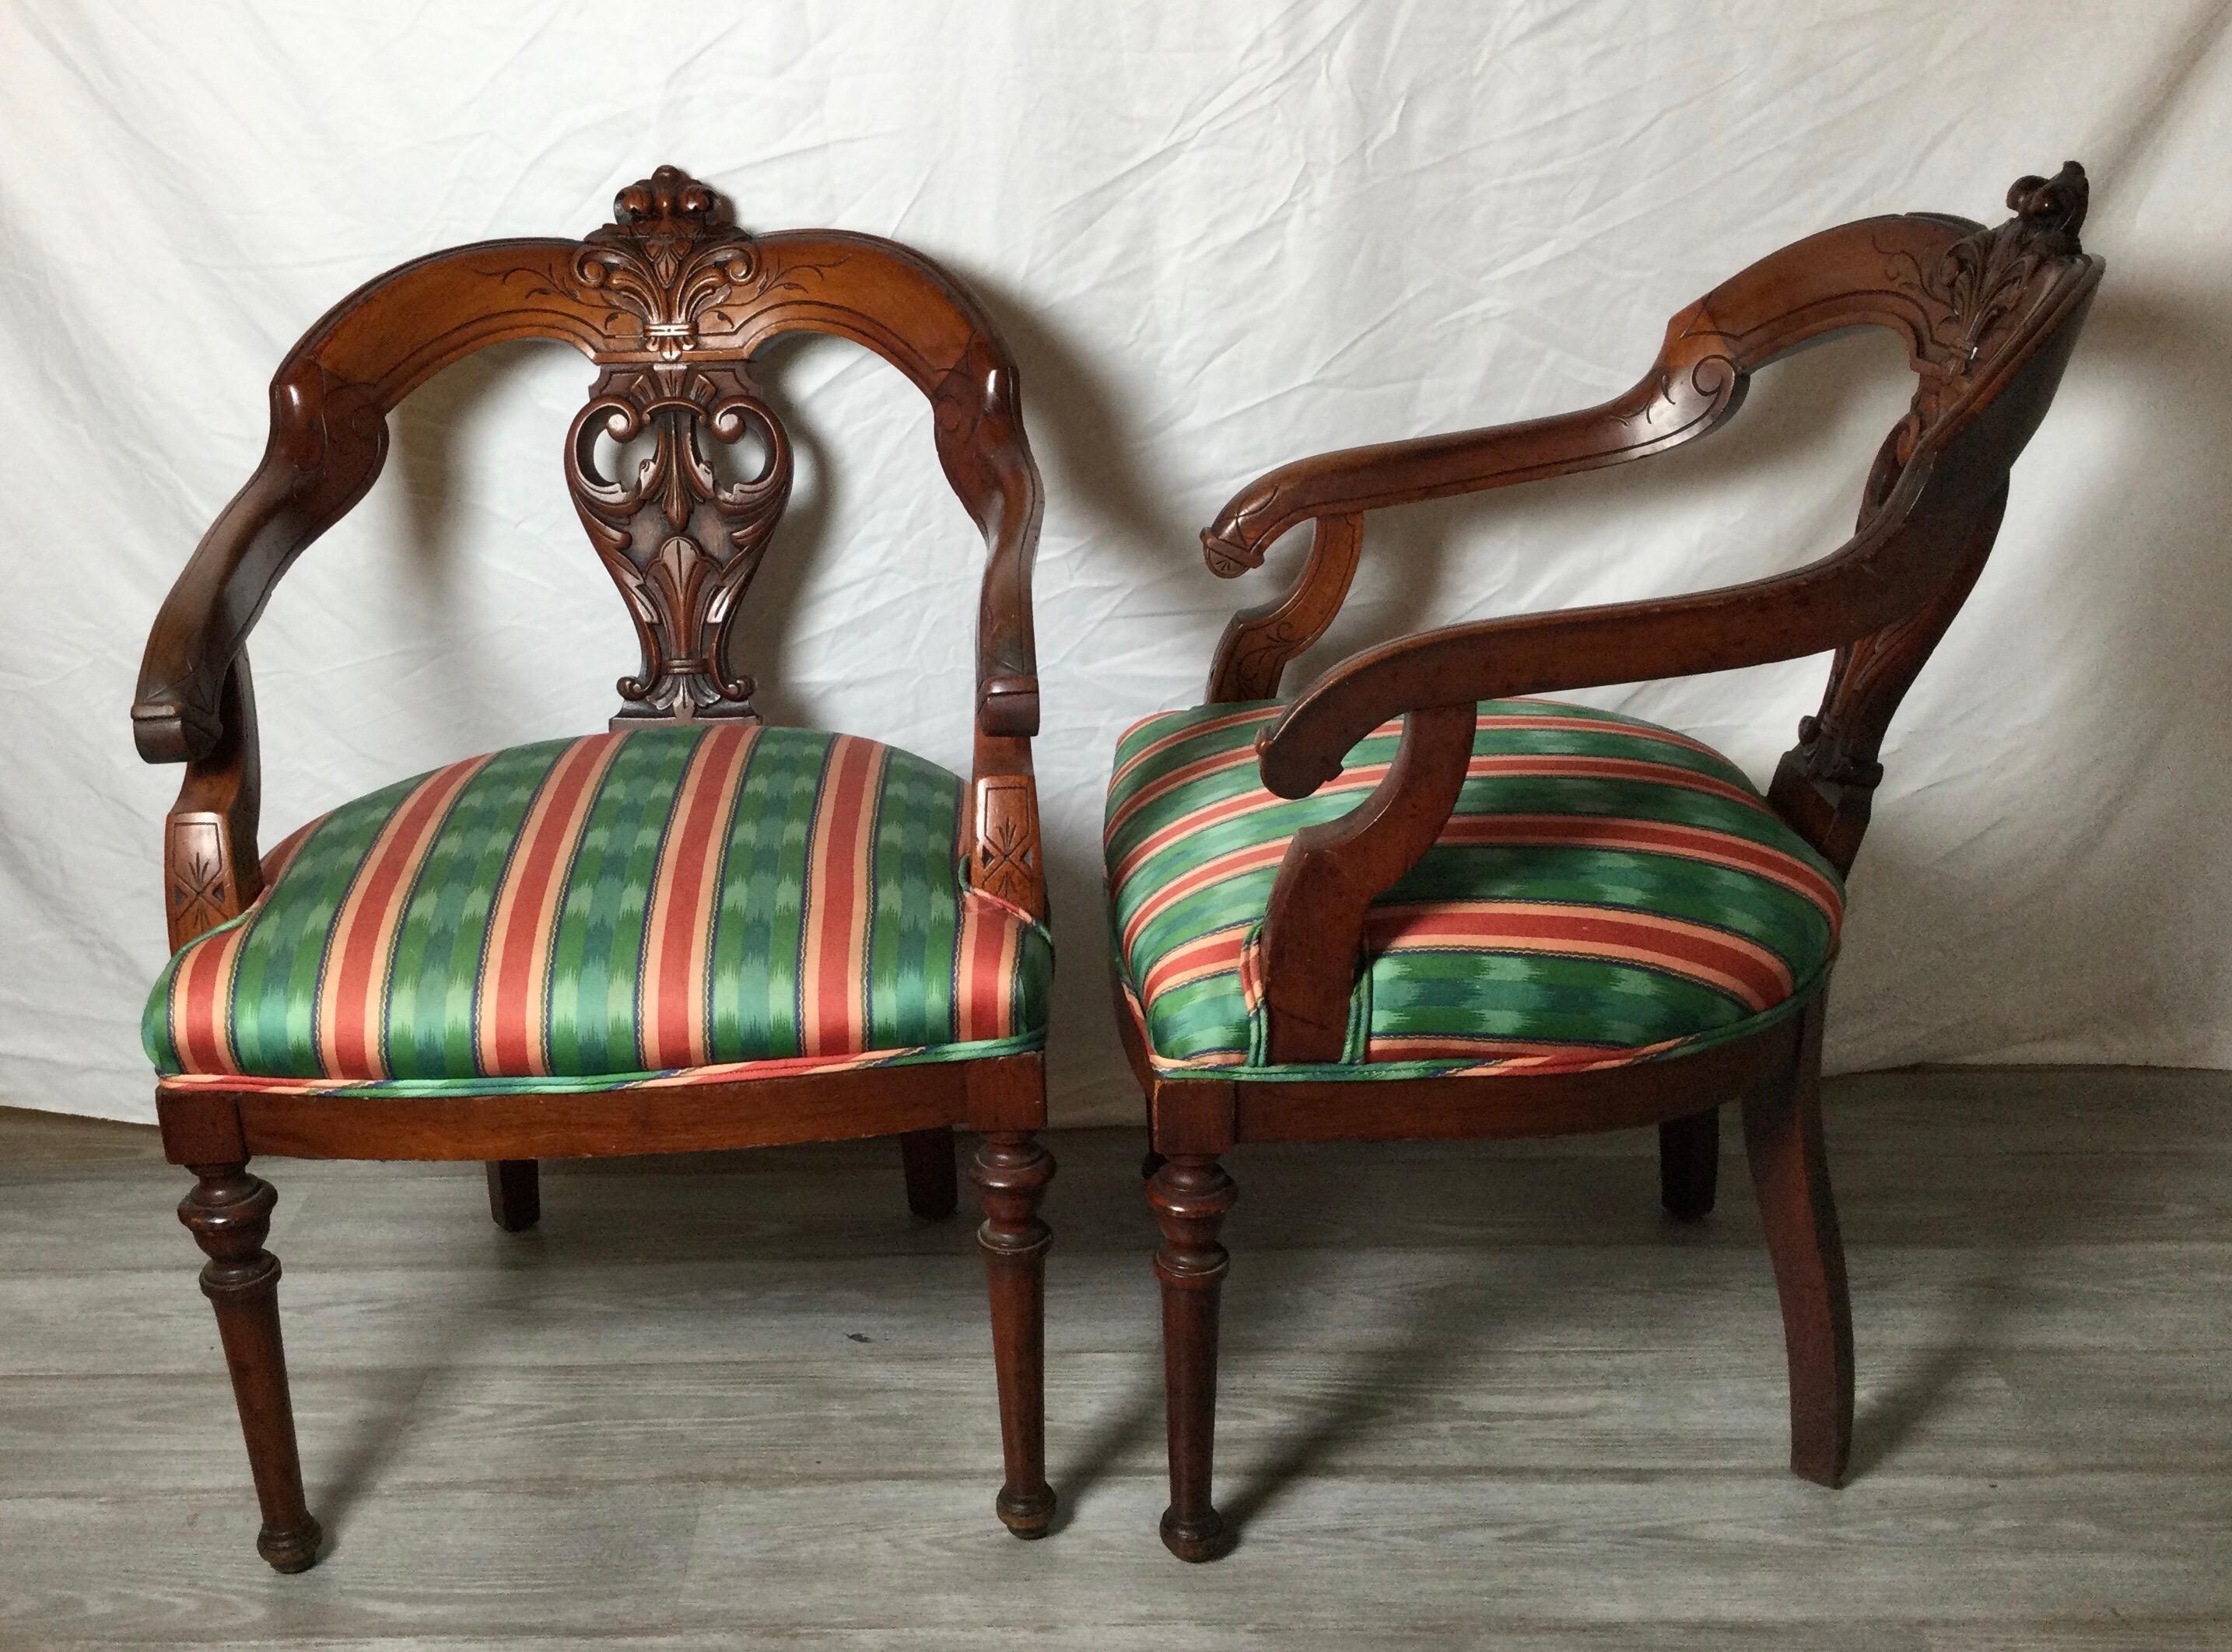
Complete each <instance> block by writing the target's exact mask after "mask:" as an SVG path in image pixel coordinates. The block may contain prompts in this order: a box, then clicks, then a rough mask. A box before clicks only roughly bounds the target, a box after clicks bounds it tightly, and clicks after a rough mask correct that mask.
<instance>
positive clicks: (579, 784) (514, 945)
mask: <svg viewBox="0 0 2232 1652" xmlns="http://www.w3.org/2000/svg"><path fill="white" fill-rule="evenodd" d="M625 738H626V736H625V735H590V736H588V737H587V738H586V739H583V740H577V741H575V742H574V744H573V745H572V746H570V747H568V748H567V749H566V751H565V752H564V753H562V754H561V755H560V757H559V759H558V761H557V762H555V764H553V765H552V766H551V770H550V774H549V778H548V780H547V781H545V782H544V788H543V794H542V796H541V797H538V798H537V799H536V800H535V807H534V813H533V817H532V820H531V824H530V825H529V828H528V831H527V835H526V836H525V837H524V838H522V840H521V841H520V842H519V843H518V844H517V845H516V846H515V848H514V850H513V852H512V858H511V865H509V867H507V868H506V869H505V871H504V879H503V885H502V886H501V887H500V888H499V890H498V891H497V893H496V901H495V902H494V904H492V905H491V907H490V930H489V942H488V964H487V967H486V969H485V970H484V972H483V978H482V986H481V1001H480V1023H481V1025H480V1037H479V1040H477V1042H478V1045H479V1050H480V1059H481V1063H482V1070H483V1072H490V1073H499V1074H503V1075H506V1076H517V1075H525V1074H533V1073H539V1072H542V1068H543V1066H545V1065H546V1064H545V1062H544V1061H543V1059H542V1035H543V1033H544V1031H545V1028H544V1027H543V1024H542V1020H543V1017H542V1004H541V1002H540V998H541V994H539V993H537V992H536V991H535V977H536V973H537V970H536V966H537V964H538V963H539V962H540V960H541V948H539V947H538V946H537V945H536V943H535V937H536V936H537V934H538V933H539V932H541V930H542V928H543V927H544V924H545V922H546V920H547V919H548V917H549V916H550V911H551V908H552V907H553V906H554V905H555V904H556V901H557V898H558V891H559V890H560V888H561V885H562V882H563V874H564V872H565V870H566V868H567V866H568V865H570V864H571V863H572V859H573V849H574V843H575V841H576V839H577V838H578V836H579V826H580V820H578V819H577V818H576V817H581V816H585V815H586V804H587V794H588V793H589V792H590V791H592V790H593V789H594V787H595V786H596V785H597V783H598V782H599V781H600V780H601V779H602V778H603V776H604V773H605V768H606V766H607V763H608V762H609V761H610V760H611V758H612V756H613V754H614V753H616V752H617V751H618V749H619V747H620V741H621V740H623V739H625Z"/></svg>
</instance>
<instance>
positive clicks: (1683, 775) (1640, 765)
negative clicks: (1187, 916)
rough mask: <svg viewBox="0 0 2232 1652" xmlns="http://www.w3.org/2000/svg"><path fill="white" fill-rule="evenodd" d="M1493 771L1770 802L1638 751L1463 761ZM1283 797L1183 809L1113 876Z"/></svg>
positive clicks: (1367, 775) (1350, 781)
mask: <svg viewBox="0 0 2232 1652" xmlns="http://www.w3.org/2000/svg"><path fill="white" fill-rule="evenodd" d="M1251 761H1252V759H1251ZM1391 766H1392V765H1390V764H1388V763H1360V764H1359V765H1358V766H1357V767H1355V768H1345V769H1343V770H1342V771H1341V772H1340V775H1339V776H1338V777H1337V778H1335V779H1333V780H1332V781H1327V783H1326V784H1325V785H1324V786H1322V787H1320V788H1319V789H1318V791H1317V792H1315V793H1314V794H1312V795H1314V796H1325V795H1327V794H1337V793H1341V792H1354V791H1362V790H1365V789H1366V788H1367V787H1373V786H1377V785H1378V784H1379V782H1380V781H1381V780H1382V779H1384V778H1385V775H1386V774H1387V771H1388V769H1389V768H1390V767H1391ZM1490 777H1496V778H1503V779H1515V778H1528V779H1538V778H1539V779H1566V780H1625V781H1647V782H1649V783H1651V784H1652V785H1658V786H1673V787H1681V788H1682V789H1684V790H1685V791H1692V792H1704V793H1708V794H1711V795H1712V796H1715V797H1723V798H1728V799H1729V800H1732V801H1735V802H1738V803H1743V804H1748V805H1749V806H1750V807H1753V808H1755V809H1762V810H1764V809H1765V807H1766V805H1764V804H1762V802H1761V801H1760V800H1759V797H1758V795H1757V794H1755V793H1753V792H1750V791H1749V790H1747V789H1745V788H1744V787H1741V786H1738V785H1736V784H1735V783H1734V782H1733V781H1724V780H1722V779H1720V778H1719V777H1718V776H1717V775H1713V774H1699V773H1697V770H1695V769H1693V768H1682V767H1681V766H1680V765H1678V764H1675V763H1654V762H1651V761H1648V760H1647V759H1645V758H1640V757H1564V756H1555V755H1543V756H1537V755H1533V754H1529V753H1509V752H1500V753H1495V754H1485V753H1480V752H1476V753H1474V754H1473V757H1472V761H1470V762H1469V763H1467V764H1466V765H1465V778H1466V779H1467V780H1468V781H1474V780H1484V779H1489V778H1490ZM1139 801H1140V799H1139V798H1134V799H1133V800H1132V803H1131V804H1127V805H1126V807H1125V808H1124V809H1123V811H1121V813H1120V814H1119V819H1118V820H1114V821H1112V822H1110V825H1109V832H1108V836H1109V838H1110V839H1111V840H1112V841H1113V837H1114V833H1115V830H1116V827H1117V826H1118V825H1119V824H1121V820H1122V819H1124V818H1126V817H1128V816H1129V814H1130V813H1131V812H1132V806H1133V805H1135V804H1137V803H1138V802H1139ZM1280 801H1281V800H1280V799H1278V798H1275V797H1274V796H1272V795H1271V794H1270V793H1268V792H1267V791H1265V790H1263V789H1262V787H1252V788H1250V789H1249V790H1248V791H1245V792H1242V793H1239V794H1236V795H1235V796H1231V797H1224V798H1219V799H1217V800H1216V801H1215V802H1212V803H1206V804H1204V805H1203V806H1202V807H1199V808H1197V809H1195V810H1192V811H1191V812H1190V813H1185V814H1182V815H1180V816H1179V817H1178V819H1177V820H1172V821H1171V822H1170V823H1169V824H1168V825H1166V826H1160V827H1158V828H1157V829H1156V830H1155V831H1154V832H1152V833H1151V834H1150V835H1149V836H1147V837H1145V838H1144V839H1141V840H1140V841H1139V843H1138V844H1137V845H1134V846H1133V847H1132V849H1131V850H1130V852H1127V853H1126V855H1125V856H1124V858H1122V859H1121V860H1119V861H1118V862H1117V863H1116V869H1115V871H1114V873H1113V877H1114V878H1115V881H1116V882H1117V883H1118V884H1122V883H1123V882H1124V880H1125V879H1126V878H1129V877H1131V875H1132V873H1133V872H1134V871H1138V870H1139V865H1140V863H1141V862H1143V861H1145V859H1146V858H1148V857H1149V856H1150V855H1152V854H1155V853H1157V852H1159V851H1160V850H1162V849H1165V848H1167V847H1168V846H1169V845H1171V844H1173V843H1176V842H1178V841H1179V840H1180V839H1184V838H1188V837H1191V836H1192V835H1193V834H1194V833H1196V832H1202V831H1205V830H1207V829H1208V828H1209V827H1210V826H1217V825H1219V824H1221V823H1222V822H1223V821H1224V820H1230V819H1233V818H1236V817H1237V816H1240V815H1245V814H1250V813H1254V812H1255V811H1256V810H1257V809H1267V808H1272V807H1276V806H1277V804H1278V803H1279V802H1280Z"/></svg>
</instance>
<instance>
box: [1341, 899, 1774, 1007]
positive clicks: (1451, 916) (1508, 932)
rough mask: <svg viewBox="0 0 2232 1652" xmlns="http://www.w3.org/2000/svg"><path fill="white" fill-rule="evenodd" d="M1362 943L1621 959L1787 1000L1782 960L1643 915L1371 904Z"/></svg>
mask: <svg viewBox="0 0 2232 1652" xmlns="http://www.w3.org/2000/svg"><path fill="white" fill-rule="evenodd" d="M1365 934H1366V947H1367V948H1368V949H1370V950H1371V951H1372V954H1373V955H1374V956H1378V955H1379V954H1382V953H1388V952H1413V951H1417V952H1424V951H1452V950H1457V951H1494V952H1541V953H1564V954H1567V955H1569V956H1586V957H1602V958H1612V959H1616V960H1620V961H1623V962H1629V963H1633V964H1638V965H1641V966H1645V967H1656V968H1658V969H1664V970H1667V971H1670V972H1671V973H1673V974H1677V975H1687V976H1689V977H1690V978H1691V979H1693V980H1697V981H1704V982H1706V983H1708V984H1710V985H1711V986H1714V987H1716V988H1719V989H1720V990H1722V991H1723V992H1726V993H1728V994H1730V995H1731V996H1733V997H1735V998H1737V999H1739V1000H1741V1001H1742V1002H1743V1003H1745V1004H1746V1005H1747V1006H1749V1007H1750V1008H1752V1009H1753V1010H1764V1009H1767V1008H1769V1007H1772V1006H1774V1005H1775V1004H1779V1003H1781V1001H1783V1000H1785V999H1786V998H1788V997H1789V996H1790V994H1791V992H1792V990H1793V987H1794V983H1793V982H1792V981H1791V978H1790V971H1789V969H1788V968H1787V967H1786V966H1785V965H1784V964H1783V962H1782V960H1781V959H1780V958H1778V957H1776V956H1775V955H1774V954H1773V953H1772V952H1769V951H1768V949H1766V948H1765V947H1762V946H1760V945H1759V944H1757V943H1755V942H1752V941H1748V940H1746V939H1744V938H1743V937H1742V936H1736V935H1731V934H1729V933H1728V932H1727V931H1726V930H1714V929H1709V928H1707V927H1706V926H1704V925H1703V924H1699V923H1684V921H1682V920H1681V919H1678V918H1670V917H1660V916H1658V915H1657V914H1655V913H1649V912H1615V911H1610V910H1606V909H1605V908H1603V907H1600V906H1593V907H1573V906H1560V905H1558V904H1555V903H1553V902H1547V901H1546V902H1536V901H1437V902H1435V903H1433V904H1431V905H1424V904H1421V905H1417V906H1375V907H1373V908H1372V909H1371V910H1370V911H1369V912H1367V913H1366V917H1365Z"/></svg>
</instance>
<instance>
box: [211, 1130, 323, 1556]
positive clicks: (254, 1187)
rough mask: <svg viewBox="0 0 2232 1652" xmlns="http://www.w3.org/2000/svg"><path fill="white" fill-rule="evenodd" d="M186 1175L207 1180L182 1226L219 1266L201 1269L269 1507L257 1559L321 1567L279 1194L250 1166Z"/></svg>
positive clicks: (259, 1489)
mask: <svg viewBox="0 0 2232 1652" xmlns="http://www.w3.org/2000/svg"><path fill="white" fill-rule="evenodd" d="M186 1168H187V1169H191V1171H193V1173H194V1174H195V1175H196V1176H198V1177H200V1178H201V1179H200V1180H199V1181H198V1182H196V1183H195V1184H194V1189H193V1191H192V1192H191V1193H189V1194H188V1195H186V1196H185V1200H184V1202H181V1203H180V1204H179V1206H178V1220H179V1221H182V1222H184V1223H185V1225H186V1227H187V1228H189V1229H190V1230H191V1232H192V1234H193V1236H194V1242H195V1243H196V1244H198V1245H199V1246H200V1247H202V1250H203V1252H204V1254H206V1255H207V1256H208V1257H209V1259H210V1260H208V1262H207V1263H205V1264H204V1266H203V1268H202V1294H203V1295H204V1296H206V1297H208V1298H209V1299H210V1304H211V1306H212V1307H214V1308H215V1309H216V1310H217V1336H218V1338H220V1339H221V1340H222V1341H223V1342H224V1362H225V1364H226V1365H227V1366H228V1367H230V1370H231V1372H232V1396H233V1399H234V1401H235V1402H236V1403H237V1404H238V1405H239V1407H240V1428H241V1432H242V1434H243V1435H245V1436H246V1438H247V1441H248V1466H249V1470H250V1473H251V1474H254V1475H255V1477H256V1500H257V1501H258V1502H259V1503H261V1504H262V1505H263V1532H261V1533H260V1534H259V1535H258V1536H257V1538H256V1552H258V1553H259V1554H261V1555H262V1556H263V1558H265V1559H266V1560H268V1561H269V1562H270V1563H271V1565H273V1566H275V1567H276V1568H277V1569H278V1570H279V1571H305V1570H307V1569H308V1567H309V1566H311V1565H314V1564H315V1562H316V1560H317V1558H318V1540H319V1539H320V1537H321V1535H322V1534H321V1532H320V1530H319V1527H318V1523H317V1521H315V1520H314V1519H311V1518H310V1511H309V1509H308V1506H307V1505H306V1504H305V1502H304V1500H303V1497H302V1461H301V1459H300V1458H299V1457H297V1456H296V1454H295V1408H294V1405H293V1403H292V1402H291V1401H290V1400H289V1398H288V1395H287V1357H286V1353H285V1351H284V1350H283V1349H282V1347H281V1346H280V1342H279V1259H278V1258H277V1257H276V1256H274V1255H272V1254H271V1253H270V1252H269V1251H267V1250H265V1249H264V1248H263V1241H264V1237H265V1235H266V1234H269V1232H270V1231H271V1207H272V1206H273V1205H275V1204H276V1203H277V1202H278V1195H276V1193H274V1192H273V1191H272V1190H271V1184H270V1183H269V1182H266V1181H264V1180H263V1178H262V1177H260V1176H250V1175H249V1174H248V1169H247V1167H246V1166H245V1165H244V1164H193V1165H189V1166H187V1167H186Z"/></svg>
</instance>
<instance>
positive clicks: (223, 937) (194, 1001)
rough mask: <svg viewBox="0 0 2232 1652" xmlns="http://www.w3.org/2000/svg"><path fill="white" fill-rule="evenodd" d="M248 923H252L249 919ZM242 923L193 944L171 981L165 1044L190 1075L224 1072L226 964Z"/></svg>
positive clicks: (229, 1061)
mask: <svg viewBox="0 0 2232 1652" xmlns="http://www.w3.org/2000/svg"><path fill="white" fill-rule="evenodd" d="M249 922H253V920H252V919H251V920H249ZM248 926H249V925H248V923H245V922H244V923H239V924H237V925H235V926H234V927H233V928H231V929H230V930H221V931H219V932H218V933H217V934H215V935H212V936H208V937H206V938H205V939H203V940H200V941H197V942H196V943H194V945H193V947H192V949H191V950H190V951H189V952H188V953H187V954H186V957H185V962H182V963H181V964H179V966H178V974H177V975H174V976H173V977H172V981H171V1003H172V1011H171V1041H172V1043H173V1044H175V1045H176V1046H178V1060H179V1064H180V1065H181V1066H184V1067H185V1069H186V1070H187V1071H188V1072H232V1071H233V1070H234V1069H235V1068H236V1067H237V1066H239V1065H240V1064H239V1063H238V1062H237V1061H236V1060H234V1059H233V1053H232V1049H231V1040H230V1038H229V1037H228V1036H227V1034H228V1033H229V1032H230V1028H231V1025H232V1014H231V1005H230V997H231V994H230V991H229V990H228V988H229V986H230V981H231V978H232V962H233V959H234V957H235V956H237V953H238V951H239V948H240V937H241V933H242V931H243V930H246V929H247V928H248Z"/></svg>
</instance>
